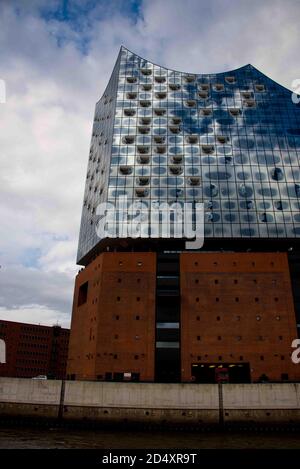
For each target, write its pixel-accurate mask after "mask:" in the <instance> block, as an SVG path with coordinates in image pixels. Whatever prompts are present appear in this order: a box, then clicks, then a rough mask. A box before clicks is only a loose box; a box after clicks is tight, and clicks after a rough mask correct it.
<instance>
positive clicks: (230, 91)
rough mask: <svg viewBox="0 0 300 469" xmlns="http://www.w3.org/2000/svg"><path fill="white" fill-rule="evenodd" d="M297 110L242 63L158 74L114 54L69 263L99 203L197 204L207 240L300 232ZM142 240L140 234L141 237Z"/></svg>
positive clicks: (89, 232) (81, 256)
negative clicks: (77, 237) (201, 207)
mask: <svg viewBox="0 0 300 469" xmlns="http://www.w3.org/2000/svg"><path fill="white" fill-rule="evenodd" d="M299 157H300V106H299V105H297V104H295V103H294V102H293V100H292V93H291V92H290V91H289V90H287V89H285V88H284V87H282V86H280V85H279V84H277V83H275V82H274V81H273V80H271V79H270V78H268V77H266V76H265V75H264V74H262V73H261V72H260V71H258V70H257V69H256V68H254V67H253V66H252V65H246V66H244V67H241V68H239V69H237V70H232V71H229V72H225V73H218V74H199V75H194V74H189V73H183V72H177V71H174V70H168V69H166V68H164V67H161V66H159V65H155V64H153V63H151V62H149V61H147V60H145V59H142V58H141V57H139V56H137V55H136V54H133V53H132V52H130V51H129V50H127V49H125V48H124V47H122V48H121V50H120V54H119V57H118V60H117V63H116V65H115V68H114V71H113V73H112V76H111V79H110V81H109V84H108V86H107V89H106V91H105V93H104V95H103V96H102V98H101V99H100V100H99V102H98V103H97V105H96V111H95V119H94V128H93V136H92V142H91V148H90V156H89V164H88V172H87V180H86V189H85V196H84V206H83V213H82V223H81V231H80V242H79V249H78V262H79V263H81V262H83V263H85V262H84V261H85V259H86V257H87V258H88V254H89V253H91V251H92V250H93V248H95V246H97V245H98V244H99V241H101V240H100V239H99V238H98V236H97V234H96V230H95V224H97V221H98V217H97V214H96V209H97V205H98V204H99V203H100V202H104V201H107V202H112V203H113V204H117V199H118V198H119V197H121V196H124V195H126V196H127V200H128V203H130V202H132V201H137V200H142V201H143V204H147V205H148V206H149V207H151V203H155V202H168V203H169V204H172V203H176V202H177V203H182V202H183V201H188V202H203V203H204V208H205V237H207V238H229V239H232V238H246V239H252V238H254V239H257V238H276V239H287V238H291V239H295V238H297V237H299V235H300V169H299ZM144 235H145V233H144Z"/></svg>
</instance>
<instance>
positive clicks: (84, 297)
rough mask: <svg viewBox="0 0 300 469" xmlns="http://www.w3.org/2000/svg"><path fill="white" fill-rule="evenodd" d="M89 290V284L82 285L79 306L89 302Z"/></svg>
mask: <svg viewBox="0 0 300 469" xmlns="http://www.w3.org/2000/svg"><path fill="white" fill-rule="evenodd" d="M88 288H89V282H85V283H83V284H82V285H80V287H79V292H78V302H77V306H81V305H83V304H84V303H86V302H87V296H88Z"/></svg>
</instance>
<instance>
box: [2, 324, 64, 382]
mask: <svg viewBox="0 0 300 469" xmlns="http://www.w3.org/2000/svg"><path fill="white" fill-rule="evenodd" d="M54 330H56V331H57V332H56V333H55V334H54ZM0 339H3V340H4V341H5V344H6V363H5V364H0V376H9V377H16V378H32V377H34V376H37V375H47V376H49V377H50V376H52V377H54V378H56V379H61V378H64V377H65V374H66V364H67V352H68V343H69V330H68V329H63V328H60V327H58V328H56V327H48V326H40V325H37V324H25V323H19V322H13V321H4V320H0Z"/></svg>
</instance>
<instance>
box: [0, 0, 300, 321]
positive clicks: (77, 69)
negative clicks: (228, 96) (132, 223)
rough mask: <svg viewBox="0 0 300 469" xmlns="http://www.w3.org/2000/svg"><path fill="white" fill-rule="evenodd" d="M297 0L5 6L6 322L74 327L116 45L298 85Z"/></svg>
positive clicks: (0, 50) (0, 172)
mask: <svg viewBox="0 0 300 469" xmlns="http://www.w3.org/2000/svg"><path fill="white" fill-rule="evenodd" d="M299 18H300V1H299V0H282V1H281V0H280V1H276V0H237V1H236V0H209V1H208V0H205V1H202V0H145V1H135V0H127V1H125V0H123V1H121V0H120V1H119V0H111V1H110V2H108V1H101V0H98V1H96V0H73V1H71V0H69V1H68V0H64V1H63V0H32V1H31V0H22V1H21V0H20V1H18V0H15V1H14V0H0V54H1V56H0V79H1V80H4V81H5V83H6V91H7V96H6V103H5V104H0V120H1V125H0V265H1V268H0V318H1V319H10V320H17V321H24V322H34V323H42V324H48V325H52V324H54V323H56V322H59V323H60V324H61V325H63V326H69V323H70V315H71V305H72V295H73V282H74V276H75V274H76V272H77V270H78V267H77V266H76V264H75V259H76V249H77V241H78V231H79V223H80V215H81V204H82V198H83V190H84V179H85V171H86V165H87V158H88V153H89V142H90V136H91V126H92V120H93V113H94V105H95V102H96V101H97V100H98V99H99V97H100V96H101V94H102V92H103V91H104V88H105V85H106V83H107V81H108V78H109V76H110V73H111V71H112V67H113V65H114V61H115V60H116V57H117V54H118V51H119V48H120V46H121V44H123V45H125V46H126V47H128V48H129V49H130V50H132V51H133V52H136V53H138V54H139V55H141V56H143V57H145V58H148V59H149V60H152V61H154V62H156V63H158V64H161V65H164V66H166V67H170V68H174V69H177V70H184V71H187V72H194V73H196V72H198V73H208V72H221V71H225V70H230V69H234V68H237V67H240V66H242V65H245V64H247V63H252V64H253V65H254V66H256V67H257V68H259V69H260V70H261V71H263V72H264V73H266V74H267V75H269V76H271V77H272V78H273V79H275V80H276V81H277V82H279V83H281V84H283V85H285V86H286V87H288V88H290V87H291V82H292V80H294V79H296V78H300V67H299V43H300V41H299V39H300V38H299Z"/></svg>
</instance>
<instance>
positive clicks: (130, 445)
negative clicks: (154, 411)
mask: <svg viewBox="0 0 300 469" xmlns="http://www.w3.org/2000/svg"><path fill="white" fill-rule="evenodd" d="M0 448H1V449H4V448H6V449H12V448H13V449H15V448H20V449H25V448H29V449H35V448H36V449H60V448H62V449H64V448H83V449H88V448H90V449H116V448H120V449H149V448H154V449H162V448H164V449H166V448H176V449H182V448H187V449H188V448H199V449H211V448H217V449H223V448H235V449H260V448H270V449H276V448H277V449H281V448H282V449H300V433H299V432H281V431H278V432H275V431H273V432H239V433H238V432H225V433H221V432H220V433H213V432H202V431H201V432H200V431H193V432H187V431H170V430H166V431H163V430H159V431H153V430H152V431H132V430H129V431H126V430H122V431H117V430H98V429H97V430H93V431H91V430H86V429H80V430H78V429H76V430H74V429H66V428H47V429H45V428H37V429H33V428H11V427H0Z"/></svg>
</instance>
